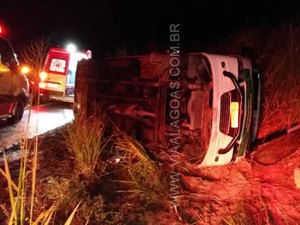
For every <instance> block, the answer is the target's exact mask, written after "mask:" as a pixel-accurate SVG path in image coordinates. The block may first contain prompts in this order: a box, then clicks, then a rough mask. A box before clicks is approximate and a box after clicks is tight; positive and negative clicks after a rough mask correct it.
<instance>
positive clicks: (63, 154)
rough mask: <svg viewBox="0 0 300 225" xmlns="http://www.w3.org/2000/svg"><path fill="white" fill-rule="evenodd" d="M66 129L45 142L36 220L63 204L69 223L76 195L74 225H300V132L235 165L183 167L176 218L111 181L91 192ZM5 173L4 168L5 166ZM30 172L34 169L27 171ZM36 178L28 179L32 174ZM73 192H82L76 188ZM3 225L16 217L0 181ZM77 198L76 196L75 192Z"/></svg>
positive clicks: (62, 216)
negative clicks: (128, 196)
mask: <svg viewBox="0 0 300 225" xmlns="http://www.w3.org/2000/svg"><path fill="white" fill-rule="evenodd" d="M64 132H65V130H64V127H62V128H58V129H56V130H54V131H50V132H47V133H46V134H43V135H41V137H40V145H39V158H38V159H39V160H38V175H37V178H38V182H37V189H36V206H35V210H36V215H38V214H39V213H40V212H41V210H42V209H44V208H47V207H49V206H50V205H51V204H52V203H54V202H55V201H57V200H59V201H62V199H64V198H69V200H70V201H67V202H63V201H62V202H61V205H60V208H59V210H58V212H57V213H56V214H55V222H54V224H63V221H65V220H66V218H67V215H69V214H70V211H71V209H73V208H74V206H75V205H76V204H77V203H78V199H76V198H73V199H72V196H73V197H74V196H78V193H80V196H81V197H84V198H86V199H88V200H86V201H85V203H84V204H83V205H82V208H81V209H80V210H79V211H78V213H77V216H76V217H75V219H74V221H73V223H72V224H75V225H77V224H78V225H79V224H85V222H86V220H87V218H90V222H89V224H103V225H108V224H114V225H122V224H124V225H125V224H132V225H133V224H134V225H139V224H141V225H143V224H145V225H148V224H149V225H152V224H153V225H158V224H159V225H170V224H171V225H185V224H197V225H198V224H199V225H200V224H247V225H248V224H276V225H277V224H278V225H296V224H300V222H299V221H300V189H297V188H296V185H295V181H294V170H295V169H296V168H297V167H298V166H299V165H300V148H299V146H300V138H299V135H300V133H299V132H294V133H291V134H289V135H288V136H283V137H281V138H280V139H277V140H276V141H275V140H274V141H273V142H270V143H268V144H265V145H263V146H259V147H258V148H256V149H255V151H254V152H253V153H252V155H251V156H250V157H249V158H247V159H245V160H242V161H240V162H238V163H236V164H232V165H227V166H221V167H210V168H201V169H199V168H197V167H196V166H195V165H188V164H182V165H181V167H182V168H181V170H180V171H181V176H180V180H181V181H180V184H181V188H182V192H181V200H180V204H179V206H178V208H177V209H176V210H174V211H170V210H166V209H165V208H162V207H156V206H144V205H143V204H142V203H141V204H139V203H138V202H130V201H126V200H125V198H124V197H123V196H122V195H120V194H119V193H117V192H115V190H117V189H118V185H116V184H115V183H114V182H113V181H114V179H116V177H114V176H113V175H108V176H106V177H105V178H103V179H102V181H101V182H96V181H95V182H93V183H92V184H89V185H88V186H85V180H84V179H82V178H80V177H79V178H78V177H77V178H76V179H79V181H80V182H77V181H78V180H77V181H75V180H76V179H74V178H75V177H76V174H74V161H73V159H72V158H71V157H70V156H69V153H68V151H67V150H66V146H65V143H64ZM0 163H1V168H3V162H0ZM18 164H19V163H18V160H13V161H10V169H11V172H12V174H13V176H14V177H15V178H16V177H17V175H18V169H19V165H18ZM29 165H30V164H29ZM28 174H30V172H28ZM75 185H79V186H80V185H82V186H80V187H77V188H72V186H73V187H74V186H75ZM0 188H1V193H0V202H1V205H0V224H6V221H7V214H8V211H9V210H10V206H9V198H8V195H7V185H6V181H5V179H4V178H3V177H2V176H1V177H0ZM73 192H74V193H73Z"/></svg>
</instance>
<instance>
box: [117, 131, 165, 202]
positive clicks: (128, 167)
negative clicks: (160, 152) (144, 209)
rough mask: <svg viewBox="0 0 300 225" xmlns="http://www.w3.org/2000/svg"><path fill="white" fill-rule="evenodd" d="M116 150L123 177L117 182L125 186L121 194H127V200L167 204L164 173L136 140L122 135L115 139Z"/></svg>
mask: <svg viewBox="0 0 300 225" xmlns="http://www.w3.org/2000/svg"><path fill="white" fill-rule="evenodd" d="M115 145H116V150H117V152H118V155H120V156H123V157H124V158H123V159H121V162H120V163H119V166H120V170H121V171H122V173H123V177H121V178H120V180H119V181H118V182H121V183H124V184H126V186H127V189H126V190H121V192H124V193H127V194H129V195H128V196H127V197H128V198H129V199H140V200H142V201H145V202H146V204H147V205H148V204H160V205H163V206H166V205H167V204H168V191H167V190H168V185H167V179H166V178H165V174H164V173H163V172H164V171H163V170H162V168H161V167H159V166H158V164H157V163H156V162H154V161H153V160H152V159H151V158H150V157H149V155H148V153H147V152H146V150H145V149H144V147H143V146H142V145H140V144H139V143H138V142H137V141H136V140H134V139H133V138H131V137H129V136H127V135H126V134H122V136H121V137H119V138H117V140H116V142H115Z"/></svg>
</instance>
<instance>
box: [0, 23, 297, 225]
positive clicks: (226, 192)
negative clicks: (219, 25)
mask: <svg viewBox="0 0 300 225" xmlns="http://www.w3.org/2000/svg"><path fill="white" fill-rule="evenodd" d="M299 38H300V27H299V26H298V25H297V24H292V23H290V24H287V25H282V26H281V27H278V28H275V29H273V30H265V29H263V28H257V29H254V30H251V31H250V30H248V31H244V32H242V33H240V34H234V35H233V36H232V37H229V38H228V39H227V40H224V42H222V43H220V47H218V46H214V48H211V51H214V52H215V51H218V52H220V53H233V54H235V53H238V54H240V53H241V52H240V49H241V47H242V46H247V47H251V48H252V49H253V54H252V56H253V57H254V59H255V62H256V63H257V65H259V66H260V68H261V71H262V76H263V88H262V89H263V90H264V92H263V103H262V117H261V124H260V131H259V136H264V135H265V134H267V133H270V132H273V131H277V130H280V129H284V128H286V127H288V126H289V125H291V124H294V123H297V122H299V120H300V111H299V107H298V105H299V104H300V97H299V96H300V89H299V88H298V85H299V82H300V77H299V76H298V74H299V72H300V71H299V70H300V67H298V66H297V65H299V63H298V62H299V60H300V58H299V46H298V45H299V43H300V42H299V41H300V39H299ZM224 46H226V47H227V48H225V47H224ZM20 148H21V151H22V154H21V158H20V161H19V162H18V163H13V164H10V163H9V162H8V161H7V160H6V157H5V153H4V154H3V157H4V161H3V162H1V164H0V165H1V170H0V173H1V174H0V188H1V194H0V223H1V224H12V225H19V224H26V225H27V224H30V225H32V224H55V225H59V224H72V225H84V224H89V225H99V224H101V225H123V224H124V225H125V224H126V225H152V224H153V225H154V224H155V225H156V224H159V225H167V224H171V225H177V224H178V225H188V224H195V225H202V224H224V225H243V224H247V225H248V224H253V225H256V224H288V225H294V224H299V219H300V214H299V210H298V209H299V207H300V193H299V189H297V188H296V186H295V183H294V180H293V179H292V178H291V177H292V174H293V172H294V168H295V167H297V166H298V164H299V163H300V153H299V151H298V152H294V153H293V154H292V155H290V156H288V157H286V158H284V159H282V160H280V161H279V162H277V163H276V164H272V165H268V166H265V165H261V164H258V163H257V162H256V161H255V160H253V159H252V158H248V159H245V160H243V161H241V162H240V163H238V164H234V165H227V166H222V167H212V168H201V169H200V168H198V167H197V166H196V165H193V164H190V163H188V162H186V161H185V160H184V156H182V155H180V154H178V155H176V156H169V155H164V156H163V158H162V160H154V159H153V158H152V156H151V154H149V153H148V151H147V150H146V149H145V148H144V146H142V145H141V144H140V143H139V142H138V141H137V140H135V139H133V138H131V137H129V136H127V135H126V134H124V133H123V132H122V131H121V130H119V129H118V128H116V127H115V126H114V124H113V123H111V121H110V120H109V119H108V118H107V117H106V116H105V114H103V113H102V112H101V111H100V110H97V109H95V110H94V113H91V115H84V114H81V115H78V116H76V117H75V119H74V121H73V122H72V123H70V124H67V125H66V126H64V127H61V128H57V129H56V130H54V131H50V132H48V133H46V134H44V135H41V136H39V137H35V138H33V139H30V140H28V139H26V138H25V139H24V140H22V142H21V145H20ZM170 157H176V161H177V162H178V163H177V164H176V166H174V165H173V164H172V160H170ZM172 173H173V175H174V173H176V174H178V176H177V177H176V179H177V180H176V181H177V185H178V186H176V187H177V188H178V189H177V191H178V192H177V196H176V198H177V202H176V203H177V204H176V206H174V204H173V203H172V199H170V190H171V189H172V188H174V186H172V185H174V183H172V180H171V179H172V176H173V175H172Z"/></svg>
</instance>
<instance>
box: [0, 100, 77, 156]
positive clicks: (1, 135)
mask: <svg viewBox="0 0 300 225" xmlns="http://www.w3.org/2000/svg"><path fill="white" fill-rule="evenodd" d="M72 120H73V110H72V106H71V105H70V104H68V103H61V102H51V103H48V104H45V105H40V106H33V107H32V109H31V110H29V109H27V110H25V112H24V116H23V118H22V120H21V121H20V122H19V123H18V124H15V125H8V124H7V122H6V121H0V152H1V150H2V149H7V148H10V147H11V146H12V145H14V144H17V143H19V142H20V140H21V139H22V137H24V135H26V136H27V137H28V138H32V137H34V136H36V135H37V134H43V133H45V132H47V131H49V130H52V129H55V128H57V127H60V126H63V125H64V124H66V123H69V122H71V121H72Z"/></svg>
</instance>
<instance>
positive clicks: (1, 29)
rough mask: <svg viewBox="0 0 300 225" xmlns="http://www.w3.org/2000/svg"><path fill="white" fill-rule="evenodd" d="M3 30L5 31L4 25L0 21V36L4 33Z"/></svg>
mask: <svg viewBox="0 0 300 225" xmlns="http://www.w3.org/2000/svg"><path fill="white" fill-rule="evenodd" d="M5 32H6V29H5V27H4V26H3V25H2V24H1V23H0V36H1V35H4V34H5Z"/></svg>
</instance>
